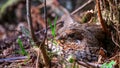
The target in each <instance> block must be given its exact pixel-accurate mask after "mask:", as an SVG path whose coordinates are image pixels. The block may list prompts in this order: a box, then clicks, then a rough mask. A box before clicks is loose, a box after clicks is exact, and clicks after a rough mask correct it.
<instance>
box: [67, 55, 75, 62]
mask: <svg viewBox="0 0 120 68" xmlns="http://www.w3.org/2000/svg"><path fill="white" fill-rule="evenodd" d="M67 61H68V62H70V63H73V62H74V61H75V59H74V56H73V55H69V56H68V58H67Z"/></svg>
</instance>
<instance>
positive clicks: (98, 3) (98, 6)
mask: <svg viewBox="0 0 120 68" xmlns="http://www.w3.org/2000/svg"><path fill="white" fill-rule="evenodd" d="M96 6H97V9H98V18H99V21H100V23H101V25H102V28H103V31H104V32H105V33H106V34H107V35H110V32H109V31H108V30H107V27H106V24H105V22H104V20H103V18H102V14H101V9H100V0H96Z"/></svg>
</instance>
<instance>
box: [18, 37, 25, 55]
mask: <svg viewBox="0 0 120 68" xmlns="http://www.w3.org/2000/svg"><path fill="white" fill-rule="evenodd" d="M17 42H18V44H19V47H20V49H21V50H20V51H19V53H20V54H22V55H27V52H26V51H25V49H24V47H23V43H22V40H21V39H20V38H18V39H17Z"/></svg>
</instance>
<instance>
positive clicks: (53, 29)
mask: <svg viewBox="0 0 120 68" xmlns="http://www.w3.org/2000/svg"><path fill="white" fill-rule="evenodd" d="M56 22H57V17H55V19H54V25H52V22H51V21H50V19H48V23H49V25H50V29H51V33H52V36H53V37H54V38H55V35H56Z"/></svg>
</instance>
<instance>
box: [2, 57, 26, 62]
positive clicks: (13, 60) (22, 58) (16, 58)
mask: <svg viewBox="0 0 120 68" xmlns="http://www.w3.org/2000/svg"><path fill="white" fill-rule="evenodd" d="M24 59H28V56H21V57H12V58H5V59H0V62H15V61H17V60H24Z"/></svg>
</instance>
